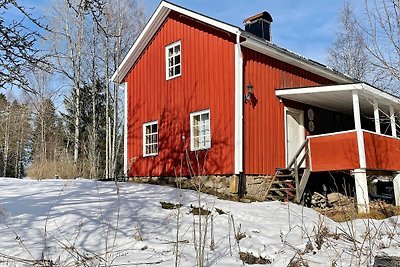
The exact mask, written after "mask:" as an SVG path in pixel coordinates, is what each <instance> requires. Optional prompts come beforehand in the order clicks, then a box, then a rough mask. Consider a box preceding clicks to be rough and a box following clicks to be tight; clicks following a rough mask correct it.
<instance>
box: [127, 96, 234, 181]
mask: <svg viewBox="0 0 400 267" xmlns="http://www.w3.org/2000/svg"><path fill="white" fill-rule="evenodd" d="M180 100H181V101H182V100H183V101H182V102H183V104H182V103H177V102H179V101H177V100H176V99H173V96H170V97H169V98H168V99H165V100H164V101H165V103H162V104H161V105H160V107H159V115H158V116H159V117H155V118H153V119H154V120H158V131H159V134H158V147H159V153H158V155H156V156H148V157H145V156H143V123H145V122H146V121H140V118H139V117H140V116H136V114H140V112H143V110H144V107H145V105H146V103H144V104H142V105H136V106H134V108H130V109H129V117H130V120H129V124H128V132H129V134H128V147H129V150H131V151H132V152H130V153H129V154H128V161H130V164H129V165H130V168H129V173H128V175H129V176H139V177H142V176H154V177H180V176H186V177H191V176H197V175H207V174H208V175H210V174H212V175H225V174H232V173H233V161H234V116H233V114H234V110H233V108H232V109H231V108H230V106H229V104H226V105H225V106H223V107H225V109H229V114H231V113H232V115H230V116H228V117H224V116H223V114H228V113H227V110H224V108H221V107H219V106H218V104H217V103H214V106H212V104H211V102H212V101H209V102H206V101H205V100H203V99H200V100H199V98H198V96H197V97H196V93H195V90H191V91H189V92H186V94H185V95H184V96H183V97H182V99H180ZM209 108H210V128H211V148H210V149H207V150H198V151H191V147H190V113H191V112H195V111H199V110H205V109H209ZM230 109H231V110H230Z"/></svg>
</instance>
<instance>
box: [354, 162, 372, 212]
mask: <svg viewBox="0 0 400 267" xmlns="http://www.w3.org/2000/svg"><path fill="white" fill-rule="evenodd" d="M353 175H354V182H355V187H356V198H357V211H358V213H369V197H368V184H367V172H366V170H365V169H355V170H354V171H353Z"/></svg>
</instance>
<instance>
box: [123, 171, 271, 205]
mask: <svg viewBox="0 0 400 267" xmlns="http://www.w3.org/2000/svg"><path fill="white" fill-rule="evenodd" d="M128 181H131V182H136V183H151V184H158V185H169V186H174V187H180V188H184V189H193V190H197V189H198V188H199V184H200V183H201V191H202V192H205V193H209V194H213V195H216V196H218V197H220V198H224V199H231V200H239V198H238V185H239V177H238V176H237V175H231V176H214V175H210V176H198V177H194V178H186V177H177V178H175V177H130V178H129V179H128ZM270 181H271V177H270V176H256V175H246V189H245V191H246V194H245V196H244V198H245V199H250V200H258V201H263V200H264V199H265V196H266V190H267V188H268V187H269V183H270Z"/></svg>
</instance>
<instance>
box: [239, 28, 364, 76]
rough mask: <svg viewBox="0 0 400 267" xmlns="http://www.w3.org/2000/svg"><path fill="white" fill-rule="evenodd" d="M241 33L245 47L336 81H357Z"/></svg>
mask: <svg viewBox="0 0 400 267" xmlns="http://www.w3.org/2000/svg"><path fill="white" fill-rule="evenodd" d="M243 35H245V36H246V41H244V42H243V43H242V45H243V46H245V47H247V48H250V49H252V50H255V51H257V52H260V53H262V54H265V55H268V56H271V57H273V58H276V59H279V60H281V61H283V62H285V63H288V64H291V65H294V66H296V67H299V68H302V69H304V70H307V71H310V72H311V73H314V74H317V75H319V76H322V77H325V78H327V79H329V80H331V81H334V82H337V83H355V82H359V81H358V80H356V79H354V78H352V77H350V76H347V75H344V74H342V73H338V72H336V71H334V70H333V69H330V68H329V67H327V66H324V65H322V64H320V63H318V62H315V61H312V60H310V59H307V58H305V57H302V56H300V55H298V54H296V53H294V52H291V51H289V50H286V49H284V48H282V47H279V46H277V45H274V44H273V43H271V42H268V41H266V40H261V39H260V38H258V37H256V36H254V35H252V34H249V33H247V32H245V31H243Z"/></svg>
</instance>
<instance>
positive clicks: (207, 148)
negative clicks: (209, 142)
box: [190, 146, 211, 151]
mask: <svg viewBox="0 0 400 267" xmlns="http://www.w3.org/2000/svg"><path fill="white" fill-rule="evenodd" d="M210 148H211V146H210V147H199V148H193V147H191V148H190V151H201V150H209V149H210Z"/></svg>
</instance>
